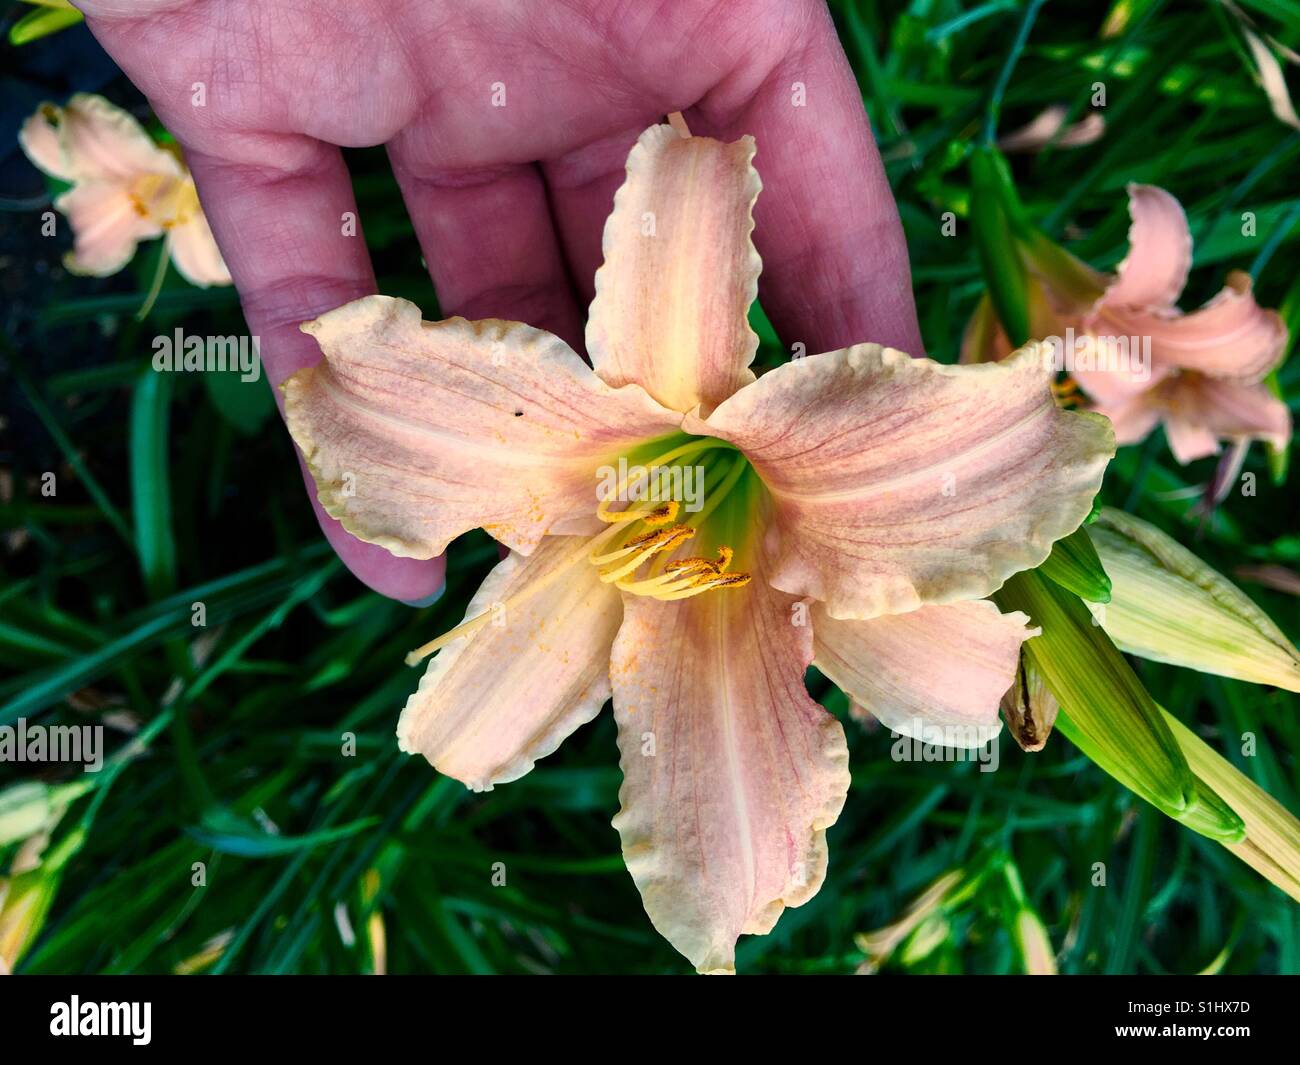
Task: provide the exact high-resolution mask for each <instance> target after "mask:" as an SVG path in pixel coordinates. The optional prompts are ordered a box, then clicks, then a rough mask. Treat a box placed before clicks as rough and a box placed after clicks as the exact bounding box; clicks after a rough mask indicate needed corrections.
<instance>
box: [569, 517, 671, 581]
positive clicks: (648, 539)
mask: <svg viewBox="0 0 1300 1065" xmlns="http://www.w3.org/2000/svg"><path fill="white" fill-rule="evenodd" d="M694 535H695V530H694V529H692V528H691V527H690V526H689V525H674V526H672V527H671V528H668V529H654V530H652V531H650V532H648V533H645V534H643V535H641V536H638V537H637V538H636V539H635V540H633V541H632V542H631V543H630V544H628V545H627V546H628V547H629V548H631V549H632V555H631V557H630V558H629V559H628V560H627V561H626V562H624V563H623V564H622V565H621V566H616V567H614V568H613V569H602V570H601V571H600V579H601V580H602V581H604V582H605V583H606V584H609V583H611V582H613V581H618V580H621V579H622V578H624V577H626V576H627V575H628V574H629V573H633V572H634V571H636V570H637V569H639V568H640V567H641V565H642V564H643V563H644V562H645V561H646V559H648V558H650V557H651V556H652V555H657V554H659V553H660V552H661V551H675V550H676V549H677V548H679V547H680V546H681V545H682V544H684V543H686V541H687V540H689V539H690V538H691V537H692V536H694ZM592 562H593V563H595V564H596V565H597V566H599V565H600V563H598V562H596V560H595V559H594V558H593V559H592Z"/></svg>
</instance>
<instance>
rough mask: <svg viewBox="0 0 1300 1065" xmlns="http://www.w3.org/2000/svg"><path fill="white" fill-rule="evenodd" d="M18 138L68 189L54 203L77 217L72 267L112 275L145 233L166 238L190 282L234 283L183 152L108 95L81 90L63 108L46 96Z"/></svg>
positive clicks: (174, 259) (73, 220)
mask: <svg viewBox="0 0 1300 1065" xmlns="http://www.w3.org/2000/svg"><path fill="white" fill-rule="evenodd" d="M18 140H19V142H20V143H21V145H22V148H23V151H24V152H26V153H27V157H28V158H29V159H30V160H31V161H32V162H33V163H35V164H36V165H37V166H38V167H40V168H41V170H43V171H44V172H45V173H47V174H49V175H50V176H51V177H53V178H57V179H58V180H60V181H66V182H68V183H69V184H70V185H71V186H72V187H71V188H70V189H68V190H67V191H65V192H63V193H61V194H60V195H59V197H58V198H57V199H56V200H55V201H54V206H55V207H57V208H58V209H59V210H60V211H62V212H63V213H64V214H65V215H66V216H67V218H68V221H69V222H70V223H71V225H72V233H73V250H72V251H71V252H70V253H69V254H68V256H67V257H66V259H65V260H64V261H65V264H66V265H67V267H68V269H69V270H71V271H72V272H73V273H77V274H89V275H91V276H93V277H107V276H108V275H110V274H115V273H117V271H119V270H121V269H122V267H124V266H125V265H126V264H127V263H128V262H130V261H131V257H132V256H133V255H134V254H135V249H136V245H137V244H138V243H139V242H140V241H142V240H151V239H153V238H154V237H159V236H164V235H165V236H166V238H167V248H168V251H169V253H170V254H171V258H172V262H173V263H175V265H176V269H177V270H178V271H179V272H180V273H181V275H182V276H184V277H185V279H186V280H187V281H189V282H190V283H191V284H194V285H199V286H202V287H206V286H208V285H228V284H230V271H229V270H227V269H226V264H225V262H224V261H223V260H222V258H221V252H220V251H218V250H217V244H216V241H215V240H214V239H213V237H212V230H211V229H210V228H209V227H208V222H207V219H206V218H204V216H203V209H202V208H201V207H200V206H199V197H198V193H197V192H196V191H195V188H194V179H193V178H192V177H191V176H190V172H189V170H188V169H187V168H186V166H185V164H184V162H182V160H181V158H180V154H179V152H177V151H173V150H171V149H170V148H169V147H165V146H162V145H158V144H155V143H154V142H153V140H152V139H151V138H150V137H149V134H148V133H146V132H145V131H144V129H143V128H142V127H141V125H140V123H139V122H137V121H136V120H135V119H134V118H133V117H132V116H131V115H129V114H127V112H125V111H123V110H122V109H121V108H120V107H117V106H115V105H113V104H111V103H109V102H108V101H107V100H105V99H104V98H103V97H102V96H94V95H91V94H89V93H78V94H77V95H75V96H73V97H72V99H71V100H69V101H68V105H67V107H57V106H55V105H54V104H48V103H46V104H42V105H41V106H40V107H39V108H38V109H37V111H36V113H35V114H33V115H32V116H31V117H30V118H28V119H27V121H26V122H25V123H24V124H23V128H22V130H21V131H20V132H19V135H18Z"/></svg>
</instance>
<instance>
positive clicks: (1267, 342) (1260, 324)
mask: <svg viewBox="0 0 1300 1065" xmlns="http://www.w3.org/2000/svg"><path fill="white" fill-rule="evenodd" d="M1089 329H1090V331H1091V332H1095V333H1098V334H1103V335H1105V334H1110V335H1114V336H1129V337H1138V338H1143V337H1150V338H1151V357H1152V362H1153V363H1154V365H1155V366H1156V367H1157V368H1161V369H1170V368H1177V369H1183V370H1197V371H1199V372H1201V373H1207V374H1213V375H1215V376H1219V377H1241V378H1247V379H1254V380H1258V379H1259V378H1260V377H1262V376H1263V375H1264V374H1266V373H1267V372H1268V371H1269V370H1270V369H1272V367H1273V366H1274V365H1275V364H1276V363H1277V361H1278V359H1280V358H1281V357H1282V351H1283V349H1284V348H1285V346H1286V326H1285V325H1284V324H1283V322H1282V318H1281V316H1279V315H1278V313H1277V312H1276V311H1270V310H1265V309H1264V308H1263V307H1261V306H1260V305H1259V304H1258V303H1256V302H1255V297H1254V295H1253V294H1252V293H1251V281H1250V275H1249V274H1245V273H1242V272H1240V271H1233V272H1232V273H1230V274H1229V275H1228V279H1227V284H1226V285H1225V287H1224V288H1223V290H1222V291H1221V292H1220V293H1219V294H1218V295H1217V296H1215V297H1214V298H1213V299H1212V300H1210V301H1209V303H1207V304H1206V305H1205V306H1204V307H1202V308H1201V309H1200V310H1198V311H1193V312H1192V313H1191V314H1183V313H1182V312H1181V311H1178V310H1145V311H1144V310H1130V309H1121V308H1112V307H1110V306H1109V305H1107V306H1106V307H1104V308H1103V309H1102V310H1101V312H1100V313H1099V314H1098V315H1097V316H1095V320H1094V321H1092V322H1091V323H1089Z"/></svg>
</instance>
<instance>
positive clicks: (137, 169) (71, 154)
mask: <svg viewBox="0 0 1300 1065" xmlns="http://www.w3.org/2000/svg"><path fill="white" fill-rule="evenodd" d="M47 110H49V111H53V112H57V118H58V122H57V125H58V131H59V138H60V141H61V142H62V147H63V159H64V165H63V169H64V171H65V174H66V179H67V180H70V181H121V180H129V179H131V178H133V177H137V176H139V175H141V174H163V175H166V176H168V177H180V176H181V175H182V173H183V170H182V168H181V165H180V162H179V161H178V160H177V158H176V156H174V155H172V153H171V152H168V151H166V150H165V149H163V148H160V147H159V146H158V145H156V144H155V143H154V142H153V139H152V138H151V137H150V136H149V134H148V133H146V132H145V130H144V127H142V126H141V125H140V123H139V122H137V121H136V120H135V118H134V117H133V116H132V115H130V114H128V113H127V112H126V111H123V110H122V109H121V108H120V107H117V106H116V105H114V104H111V103H109V102H108V101H107V100H105V99H104V98H103V97H102V96H95V95H93V94H91V93H77V94H76V95H75V96H73V97H72V99H70V100H69V101H68V105H67V107H64V108H51V109H47ZM38 165H39V164H38Z"/></svg>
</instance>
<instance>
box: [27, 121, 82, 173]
mask: <svg viewBox="0 0 1300 1065" xmlns="http://www.w3.org/2000/svg"><path fill="white" fill-rule="evenodd" d="M62 118H63V108H61V107H55V106H54V104H41V106H40V107H38V108H37V109H36V111H35V112H34V113H33V114H32V115H30V116H28V118H27V120H26V121H25V122H23V125H22V128H21V129H20V130H19V131H18V143H19V144H20V145H21V146H22V149H23V151H24V152H25V153H26V155H27V158H28V159H30V160H31V161H32V163H33V164H34V165H35V166H37V167H39V168H40V169H41V170H43V171H44V172H45V173H47V174H49V175H50V177H53V178H58V179H59V180H60V181H72V180H73V178H74V174H73V170H72V166H71V164H70V163H69V162H68V159H67V158H66V157H65V155H64V153H63V139H62V138H61V137H60V136H59V123H60V122H61V121H62Z"/></svg>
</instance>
